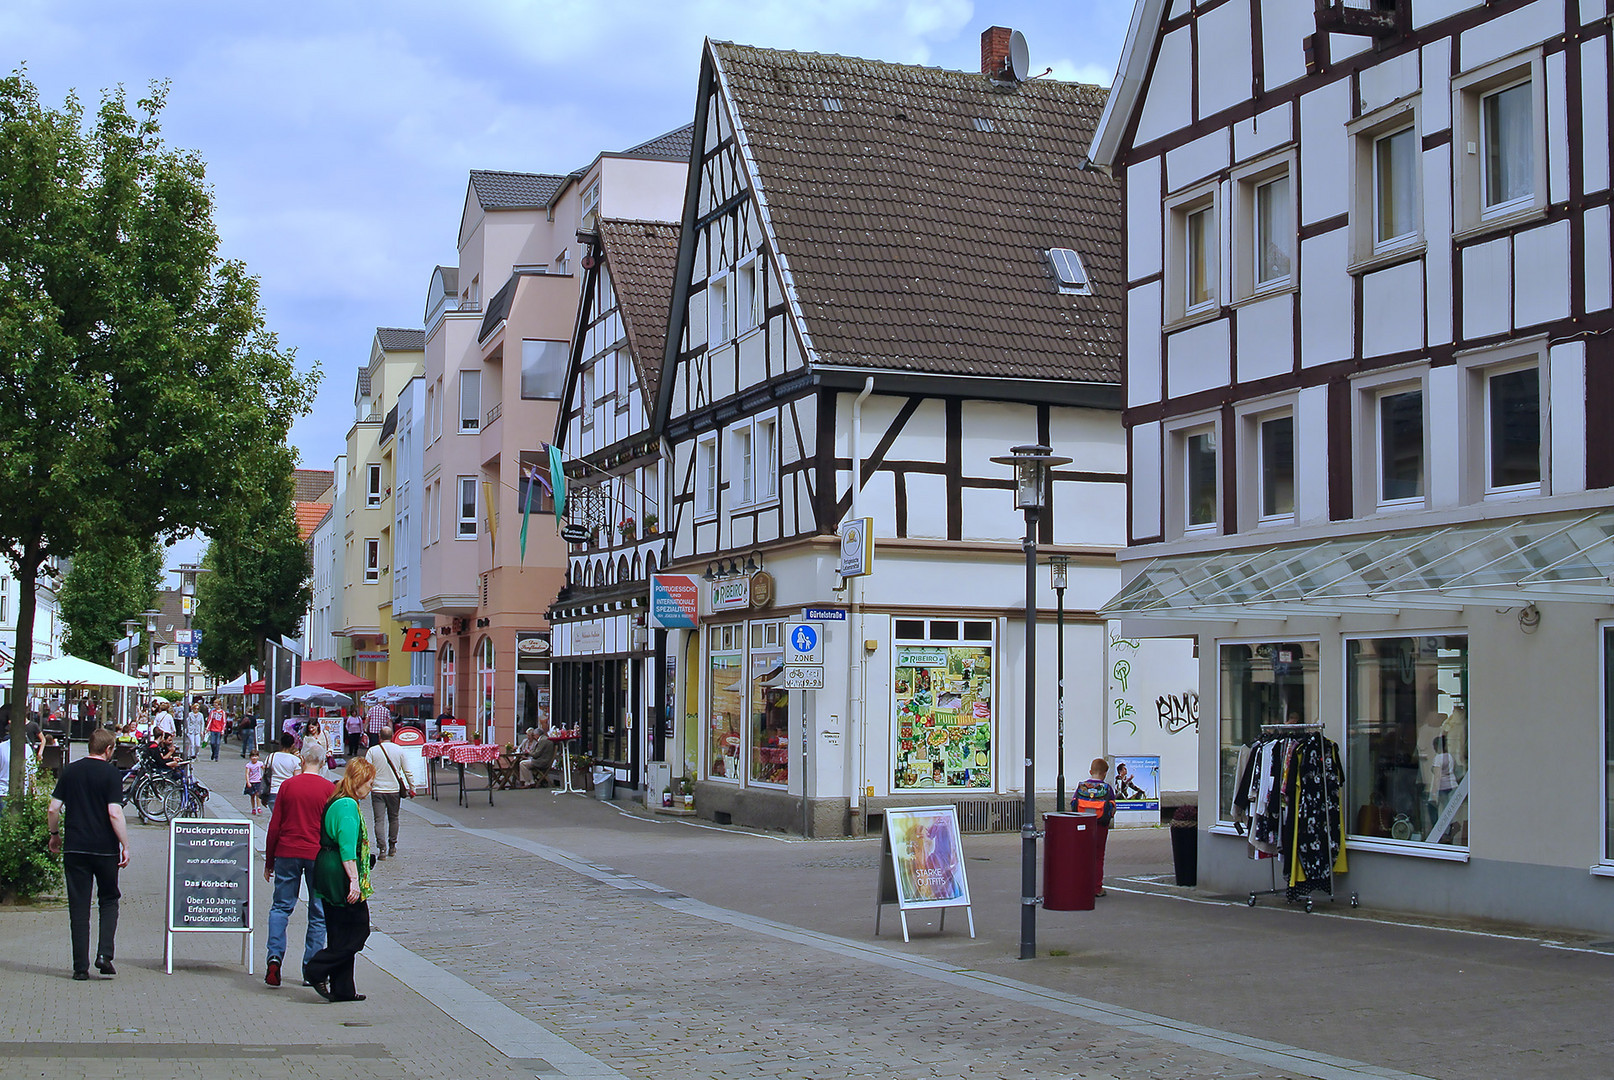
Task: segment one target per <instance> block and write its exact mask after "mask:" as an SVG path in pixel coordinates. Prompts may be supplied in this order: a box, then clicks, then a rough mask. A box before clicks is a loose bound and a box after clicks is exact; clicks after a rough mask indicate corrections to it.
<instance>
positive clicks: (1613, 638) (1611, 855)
mask: <svg viewBox="0 0 1614 1080" xmlns="http://www.w3.org/2000/svg"><path fill="white" fill-rule="evenodd" d="M1601 861H1602V862H1603V863H1605V864H1607V865H1610V866H1614V626H1605V627H1603V854H1602V860H1601Z"/></svg>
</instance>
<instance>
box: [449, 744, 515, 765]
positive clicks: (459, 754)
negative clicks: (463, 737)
mask: <svg viewBox="0 0 1614 1080" xmlns="http://www.w3.org/2000/svg"><path fill="white" fill-rule="evenodd" d="M503 753H504V747H502V746H500V745H499V744H498V743H452V744H451V745H450V746H449V748H448V754H447V755H446V756H447V757H448V760H450V761H452V762H454V763H455V764H457V765H470V764H471V763H473V762H481V763H482V764H484V765H485V764H488V763H490V762H493V761H497V760H498V758H499V755H500V754H503Z"/></svg>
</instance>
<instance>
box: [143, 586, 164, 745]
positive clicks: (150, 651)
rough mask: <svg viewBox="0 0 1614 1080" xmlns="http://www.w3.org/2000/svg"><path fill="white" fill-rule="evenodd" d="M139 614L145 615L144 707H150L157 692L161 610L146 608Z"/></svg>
mask: <svg viewBox="0 0 1614 1080" xmlns="http://www.w3.org/2000/svg"><path fill="white" fill-rule="evenodd" d="M141 614H142V615H144V616H145V617H146V708H148V709H150V708H151V701H152V698H153V697H155V696H156V693H157V618H158V616H160V615H161V614H162V612H160V611H158V610H157V609H156V608H147V609H146V610H145V611H143V612H141ZM151 715H152V714H149V713H148V714H147V716H148V718H150V716H151Z"/></svg>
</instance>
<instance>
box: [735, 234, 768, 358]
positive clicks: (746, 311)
mask: <svg viewBox="0 0 1614 1080" xmlns="http://www.w3.org/2000/svg"><path fill="white" fill-rule="evenodd" d="M761 267H762V260H761V258H760V257H759V256H758V254H757V253H756V252H754V251H753V252H751V253H750V254H749V255H747V256H745V257H744V258H743V259H741V260H740V261H739V263H737V264H736V265H735V268H734V274H733V278H734V290H733V292H732V293H731V294H730V296H729V300H730V302H731V303H732V304H733V306H734V336H735V338H736V339H738V338H742V337H744V336H745V335H746V334H748V333H750V332H751V331H752V330H755V329H757V328H758V327H760V326H761V325H762V323H763V318H762V304H761V299H762V273H761Z"/></svg>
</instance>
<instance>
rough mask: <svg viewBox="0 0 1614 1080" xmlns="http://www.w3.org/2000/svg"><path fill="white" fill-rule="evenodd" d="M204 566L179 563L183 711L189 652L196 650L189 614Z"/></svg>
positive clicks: (188, 681) (187, 690)
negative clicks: (183, 667)
mask: <svg viewBox="0 0 1614 1080" xmlns="http://www.w3.org/2000/svg"><path fill="white" fill-rule="evenodd" d="M206 573H208V570H207V569H206V568H205V567H201V566H197V565H196V564H195V563H180V564H179V605H180V607H181V609H183V612H184V615H185V648H184V650H182V651H183V652H184V653H185V706H184V708H185V712H186V713H187V714H188V713H189V712H190V709H191V654H192V653H194V652H195V651H196V644H195V641H194V638H193V636H192V633H191V616H192V615H193V614H194V613H195V611H196V575H198V574H206Z"/></svg>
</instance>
